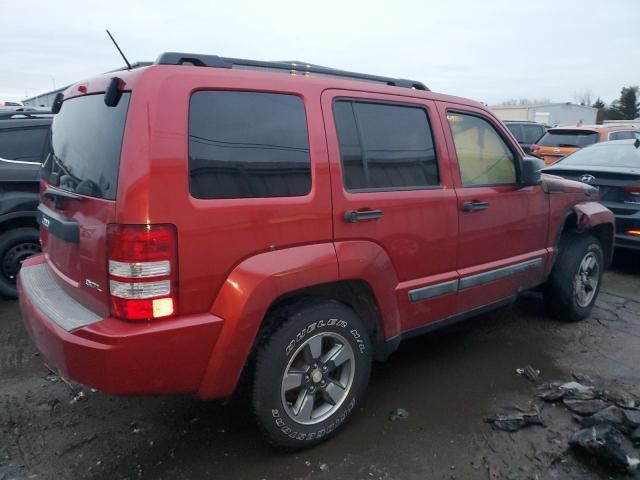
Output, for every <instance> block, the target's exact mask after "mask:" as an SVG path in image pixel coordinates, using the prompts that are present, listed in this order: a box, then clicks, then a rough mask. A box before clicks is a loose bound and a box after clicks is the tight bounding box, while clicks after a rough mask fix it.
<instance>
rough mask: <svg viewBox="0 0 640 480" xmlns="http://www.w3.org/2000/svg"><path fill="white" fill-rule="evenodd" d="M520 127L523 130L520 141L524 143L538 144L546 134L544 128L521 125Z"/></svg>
mask: <svg viewBox="0 0 640 480" xmlns="http://www.w3.org/2000/svg"><path fill="white" fill-rule="evenodd" d="M520 127H521V128H522V137H521V138H522V140H520V142H522V143H526V144H531V143H536V142H537V141H538V140H540V137H542V135H543V134H544V130H543V128H542V127H540V126H538V125H521V126H520Z"/></svg>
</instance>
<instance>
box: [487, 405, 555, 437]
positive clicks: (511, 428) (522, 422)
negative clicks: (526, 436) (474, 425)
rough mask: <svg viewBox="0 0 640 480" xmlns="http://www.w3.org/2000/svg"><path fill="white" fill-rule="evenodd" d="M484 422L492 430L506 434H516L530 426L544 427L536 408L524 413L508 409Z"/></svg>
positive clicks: (512, 408)
mask: <svg viewBox="0 0 640 480" xmlns="http://www.w3.org/2000/svg"><path fill="white" fill-rule="evenodd" d="M485 420H486V422H488V423H490V424H491V425H492V426H493V427H494V428H497V429H498V430H505V431H507V432H517V431H518V430H520V429H522V428H525V427H529V426H531V425H540V426H544V421H543V420H542V416H541V415H540V411H539V410H538V409H537V408H533V409H531V410H529V411H526V410H522V409H520V408H517V407H509V408H506V409H504V410H503V411H502V412H500V413H497V414H495V415H493V416H491V417H487V418H486V419H485Z"/></svg>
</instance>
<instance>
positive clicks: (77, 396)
mask: <svg viewBox="0 0 640 480" xmlns="http://www.w3.org/2000/svg"><path fill="white" fill-rule="evenodd" d="M86 399H87V396H86V395H85V393H84V392H83V391H82V390H80V391H79V392H78V393H76V394H75V395H74V396H73V398H72V399H71V400H70V401H69V403H71V404H73V403H78V402H81V401H82V400H86Z"/></svg>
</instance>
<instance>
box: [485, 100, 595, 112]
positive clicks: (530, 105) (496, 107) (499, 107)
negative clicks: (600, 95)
mask: <svg viewBox="0 0 640 480" xmlns="http://www.w3.org/2000/svg"><path fill="white" fill-rule="evenodd" d="M557 106H571V107H578V108H588V109H589V110H597V108H594V107H589V106H588V105H578V104H577V103H571V102H557V103H527V104H524V105H492V106H490V107H489V108H490V109H491V110H508V109H518V108H541V107H557Z"/></svg>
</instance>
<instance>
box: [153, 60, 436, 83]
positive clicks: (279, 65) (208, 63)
mask: <svg viewBox="0 0 640 480" xmlns="http://www.w3.org/2000/svg"><path fill="white" fill-rule="evenodd" d="M155 64H156V65H184V64H191V65H194V66H196V67H212V68H233V67H245V68H257V69H267V70H286V71H288V72H289V73H291V74H298V73H300V74H303V75H304V74H309V73H317V74H320V75H329V76H333V77H344V78H352V79H355V80H368V81H370V82H379V83H384V84H386V85H391V86H394V87H402V88H413V89H416V90H424V91H427V92H428V91H429V89H428V88H427V87H426V85H424V84H423V83H421V82H418V81H415V80H405V79H402V78H391V77H381V76H379V75H369V74H366V73H357V72H349V71H346V70H338V69H335V68H328V67H322V66H320V65H313V64H310V63H304V62H265V61H261V60H245V59H242V58H226V57H219V56H217V55H200V54H195V53H179V52H165V53H162V54H161V55H160V56H159V57H158V59H157V60H156V61H155Z"/></svg>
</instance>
